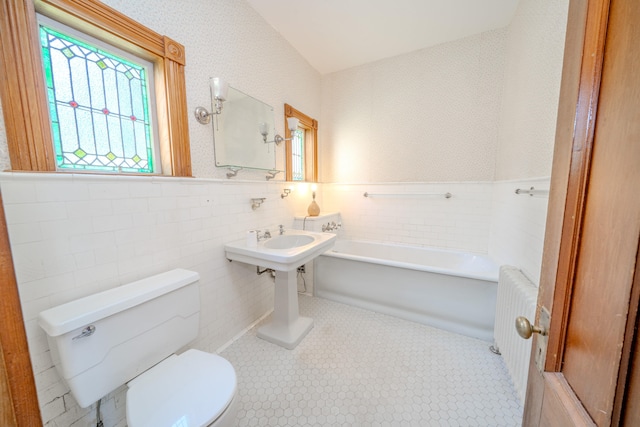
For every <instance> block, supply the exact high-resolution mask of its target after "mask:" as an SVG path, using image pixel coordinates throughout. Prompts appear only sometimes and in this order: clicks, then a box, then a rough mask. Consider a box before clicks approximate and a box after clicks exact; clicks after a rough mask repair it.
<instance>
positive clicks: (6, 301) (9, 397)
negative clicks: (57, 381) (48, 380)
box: [0, 193, 42, 427]
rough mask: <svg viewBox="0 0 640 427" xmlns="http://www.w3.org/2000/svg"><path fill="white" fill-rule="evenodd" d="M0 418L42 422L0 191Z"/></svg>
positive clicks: (14, 422) (19, 423) (26, 423)
mask: <svg viewBox="0 0 640 427" xmlns="http://www.w3.org/2000/svg"><path fill="white" fill-rule="evenodd" d="M0 295H1V297H0V325H1V327H0V390H1V391H2V393H1V395H0V409H1V410H2V415H1V416H0V422H2V425H3V426H7V427H13V426H38V425H42V418H41V417H40V406H39V405H38V395H37V392H36V384H35V380H34V377H33V370H32V368H31V359H30V358H29V347H28V346H27V335H26V332H25V328H24V320H23V317H22V309H21V305H20V296H19V294H18V284H17V282H16V275H15V271H14V268H13V259H12V256H11V246H10V245H9V234H8V231H7V223H6V220H5V215H4V206H3V204H2V194H1V193H0Z"/></svg>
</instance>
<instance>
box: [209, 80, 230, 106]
mask: <svg viewBox="0 0 640 427" xmlns="http://www.w3.org/2000/svg"><path fill="white" fill-rule="evenodd" d="M212 80H213V97H214V98H215V99H217V100H220V101H225V100H226V99H227V92H228V91H229V83H227V82H226V81H224V80H222V79H221V78H219V77H214V78H213V79H212Z"/></svg>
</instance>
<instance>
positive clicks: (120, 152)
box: [40, 23, 154, 173]
mask: <svg viewBox="0 0 640 427" xmlns="http://www.w3.org/2000/svg"><path fill="white" fill-rule="evenodd" d="M40 43H41V46H42V55H43V63H44V70H45V79H46V85H47V96H48V100H49V112H50V116H51V126H52V132H53V141H54V148H55V154H56V163H57V166H58V168H60V169H74V170H87V171H103V172H125V173H153V172H154V157H153V155H154V141H153V128H152V122H151V121H152V119H151V117H152V115H151V112H150V107H149V105H150V102H149V77H150V76H149V74H150V72H149V70H148V69H147V67H146V66H144V65H141V64H137V63H135V62H132V61H131V60H129V59H125V58H123V57H121V56H118V55H115V54H113V53H111V52H107V51H105V50H103V49H101V48H99V47H96V46H93V45H91V44H89V43H87V42H85V41H82V40H78V39H77V38H75V37H73V36H70V35H68V34H64V33H62V32H60V31H58V30H57V29H53V28H50V27H49V26H46V25H43V24H42V23H40ZM141 62H142V61H141Z"/></svg>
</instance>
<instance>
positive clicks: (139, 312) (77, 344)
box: [38, 269, 200, 408]
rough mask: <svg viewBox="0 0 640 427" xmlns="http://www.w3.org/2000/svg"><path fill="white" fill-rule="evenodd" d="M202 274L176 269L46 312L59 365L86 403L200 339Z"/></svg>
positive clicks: (43, 318) (42, 319)
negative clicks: (200, 288)
mask: <svg viewBox="0 0 640 427" xmlns="http://www.w3.org/2000/svg"><path fill="white" fill-rule="evenodd" d="M199 277H200V276H199V275H198V273H196V272H193V271H188V270H182V269H176V270H171V271H167V272H165V273H162V274H158V275H156V276H152V277H148V278H146V279H142V280H138V281H136V282H133V283H129V284H127V285H123V286H119V287H116V288H113V289H109V290H107V291H104V292H100V293H97V294H94V295H90V296H87V297H84V298H80V299H78V300H75V301H71V302H68V303H66V304H62V305H60V306H57V307H53V308H50V309H48V310H45V311H43V312H41V313H40V315H39V317H38V324H39V325H40V327H41V328H42V329H44V331H45V332H46V333H47V339H48V341H49V347H50V349H51V357H52V359H53V362H54V363H55V366H56V369H57V371H58V373H59V374H60V376H61V377H62V378H63V380H64V381H65V382H66V383H67V385H68V386H69V388H70V389H71V393H72V394H73V396H74V397H75V399H76V400H77V401H78V404H79V405H80V406H81V407H83V408H86V407H87V406H89V405H91V404H92V403H93V402H95V401H97V400H98V399H100V398H102V397H103V396H105V395H106V394H108V393H109V392H111V391H113V390H115V389H116V388H118V387H120V386H121V385H123V384H125V383H126V382H127V381H129V380H131V379H132V378H134V377H136V376H137V375H139V374H140V373H142V372H144V371H145V370H147V369H149V368H150V367H151V366H153V365H155V364H156V363H158V362H160V361H161V360H162V359H164V358H166V357H167V356H169V355H171V354H172V353H174V352H175V351H176V350H178V349H179V348H181V347H182V346H184V345H186V344H188V343H189V342H190V341H192V340H194V339H195V338H196V336H197V334H198V327H199V318H200V294H199V289H198V279H199Z"/></svg>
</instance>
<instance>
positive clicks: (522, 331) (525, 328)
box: [516, 316, 547, 340]
mask: <svg viewBox="0 0 640 427" xmlns="http://www.w3.org/2000/svg"><path fill="white" fill-rule="evenodd" d="M516 331H518V335H520V336H521V337H522V338H524V339H525V340H528V339H529V338H531V335H533V334H540V335H547V331H546V330H545V329H544V328H541V327H540V326H536V325H532V324H531V322H529V319H527V318H526V317H524V316H518V317H516Z"/></svg>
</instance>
